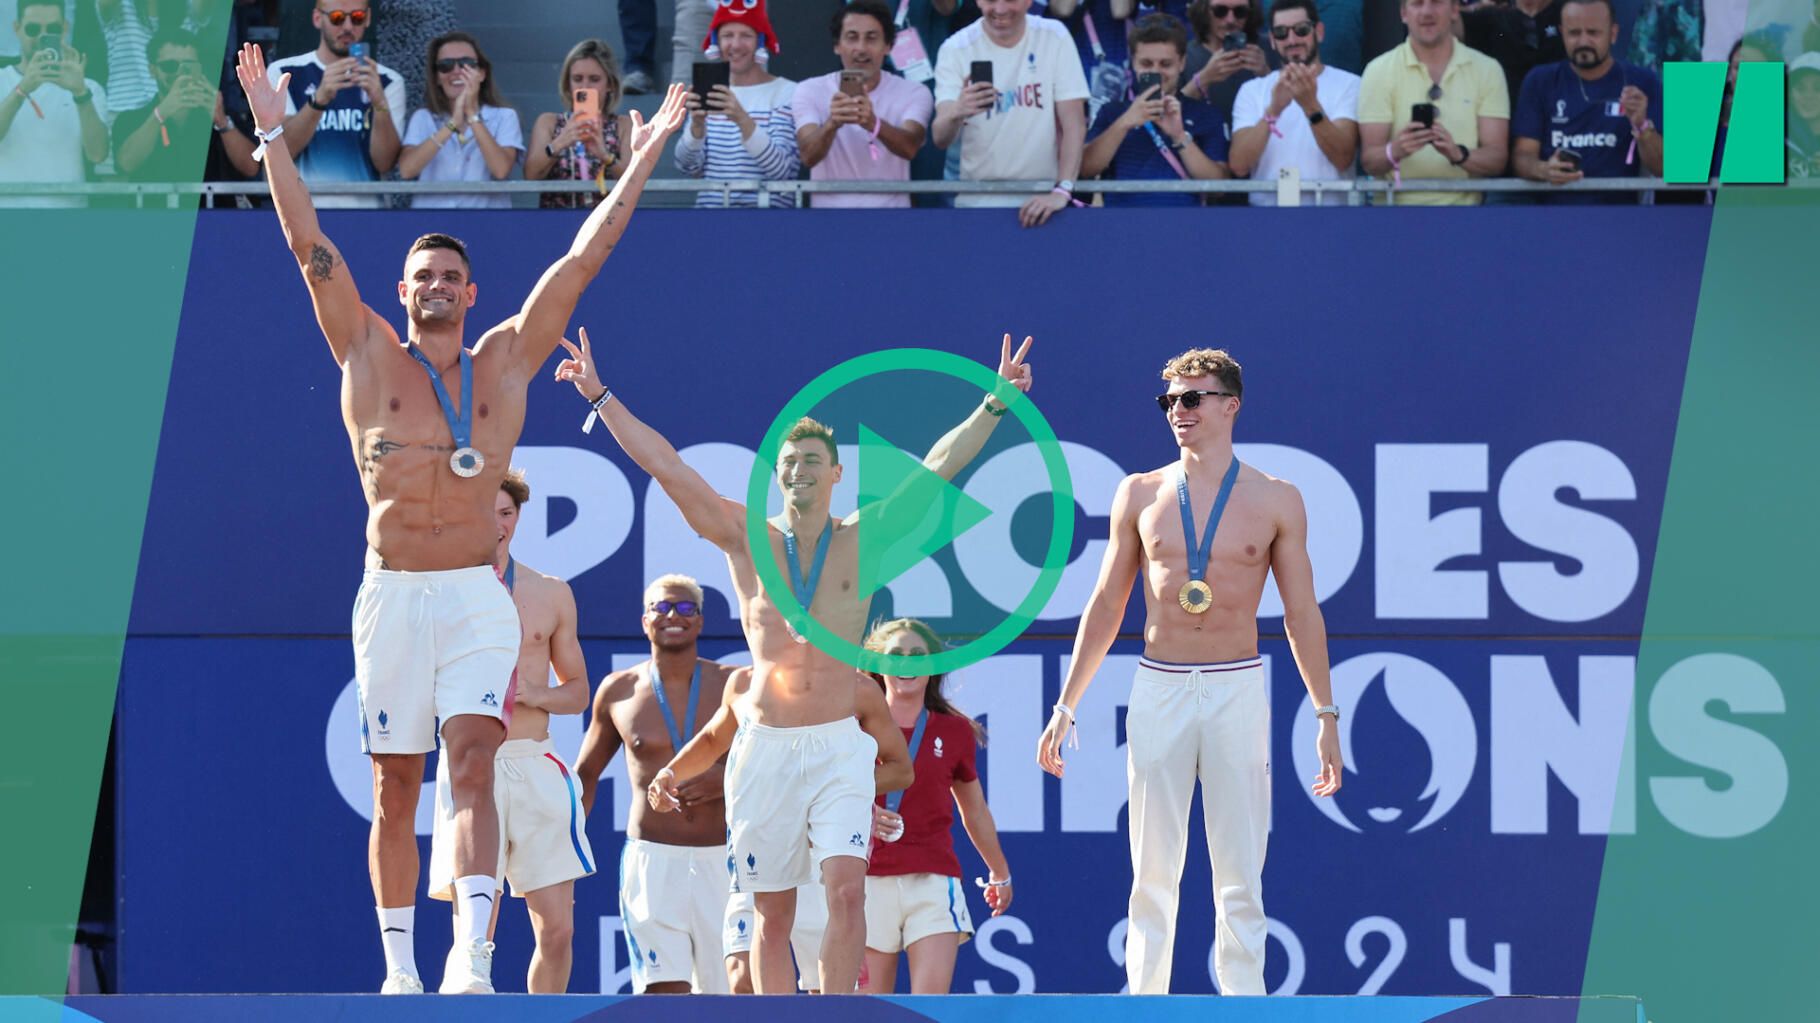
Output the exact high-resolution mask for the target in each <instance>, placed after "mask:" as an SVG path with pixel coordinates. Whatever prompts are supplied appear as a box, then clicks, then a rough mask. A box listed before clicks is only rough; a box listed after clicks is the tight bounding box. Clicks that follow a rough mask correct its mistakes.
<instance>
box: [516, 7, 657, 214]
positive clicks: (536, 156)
mask: <svg viewBox="0 0 1820 1023" xmlns="http://www.w3.org/2000/svg"><path fill="white" fill-rule="evenodd" d="M579 89H587V90H589V91H591V92H592V93H593V95H594V105H593V109H591V110H582V111H577V110H576V109H575V94H576V91H577V90H579ZM620 90H621V86H620V77H619V62H618V61H617V60H615V59H614V57H613V49H612V47H610V46H608V45H607V44H606V43H603V42H601V41H600V40H598V39H583V40H582V41H581V42H579V43H576V44H575V48H574V49H572V50H570V51H569V55H568V56H567V57H565V58H563V62H562V71H561V73H560V74H559V75H558V76H557V80H556V94H557V95H558V96H560V97H562V112H561V113H546V114H539V115H538V116H537V123H535V124H533V125H532V126H531V148H530V149H529V150H528V152H527V155H526V156H525V178H526V180H529V181H593V182H596V183H597V184H598V186H599V187H597V188H595V189H594V190H593V191H589V192H545V193H544V194H543V196H542V197H541V198H540V199H539V200H538V205H539V206H542V207H543V208H544V209H589V208H592V207H594V206H595V205H598V204H599V202H600V200H601V199H603V198H605V197H606V194H607V188H606V182H607V179H608V178H617V177H619V175H620V172H621V171H622V170H623V169H624V167H623V161H622V160H621V159H620V157H621V156H622V155H623V150H622V149H621V144H620V140H621V139H624V138H628V137H630V136H631V134H632V125H631V122H630V121H629V120H628V119H627V118H626V117H625V116H624V115H623V114H621V113H619V97H620Z"/></svg>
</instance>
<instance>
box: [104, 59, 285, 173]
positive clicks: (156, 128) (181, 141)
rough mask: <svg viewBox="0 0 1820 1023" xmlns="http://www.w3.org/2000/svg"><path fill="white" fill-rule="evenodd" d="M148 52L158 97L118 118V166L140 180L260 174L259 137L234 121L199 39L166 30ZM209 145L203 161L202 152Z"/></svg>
mask: <svg viewBox="0 0 1820 1023" xmlns="http://www.w3.org/2000/svg"><path fill="white" fill-rule="evenodd" d="M146 53H147V55H148V57H149V59H150V64H151V68H152V78H153V79H154V80H156V81H157V83H158V95H157V98H156V100H155V101H154V102H152V103H151V104H149V105H147V106H144V107H141V108H139V109H138V110H129V111H127V112H126V113H123V114H121V115H120V116H119V117H118V118H116V119H115V120H114V145H115V150H114V165H115V166H116V167H118V168H119V170H120V172H121V173H122V174H124V175H126V176H127V177H128V178H131V179H132V180H134V181H198V180H200V181H246V180H248V179H250V178H256V177H258V176H259V164H258V162H257V161H255V160H254V159H253V140H252V138H251V136H249V135H247V133H246V132H245V131H244V130H242V129H241V128H240V126H239V125H237V124H235V123H234V122H233V121H232V120H231V119H229V117H228V114H227V111H226V109H225V108H224V107H223V105H222V100H221V91H220V90H219V89H217V88H215V82H214V80H213V79H212V78H209V77H207V76H205V75H204V74H203V72H202V62H201V59H200V54H199V53H198V48H197V45H196V38H195V37H194V36H192V35H190V34H189V33H188V32H185V31H183V30H181V29H174V28H167V29H161V30H160V31H159V32H158V33H157V34H156V35H154V36H153V37H152V39H151V42H150V43H148V44H146ZM205 138H206V139H207V142H206V143H204V142H203V139H205ZM205 149H206V153H207V155H206V156H204V157H203V158H202V162H201V163H200V164H199V163H198V162H197V155H198V153H199V152H201V151H203V150H205ZM198 171H200V172H201V177H200V178H198V177H197V173H198Z"/></svg>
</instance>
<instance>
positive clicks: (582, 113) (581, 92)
mask: <svg viewBox="0 0 1820 1023" xmlns="http://www.w3.org/2000/svg"><path fill="white" fill-rule="evenodd" d="M570 109H572V110H573V111H574V112H575V113H574V115H573V116H574V118H575V120H577V121H593V120H596V119H598V118H599V117H600V97H599V96H596V95H595V94H594V90H593V89H576V90H575V105H574V106H573V107H571V108H570Z"/></svg>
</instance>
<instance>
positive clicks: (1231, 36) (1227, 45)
mask: <svg viewBox="0 0 1820 1023" xmlns="http://www.w3.org/2000/svg"><path fill="white" fill-rule="evenodd" d="M1249 42H1250V40H1248V39H1246V38H1245V33H1243V32H1228V33H1227V34H1226V38H1224V39H1221V40H1220V49H1222V50H1242V49H1244V48H1245V46H1246V45H1247V43H1249Z"/></svg>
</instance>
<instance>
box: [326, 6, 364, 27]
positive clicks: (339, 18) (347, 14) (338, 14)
mask: <svg viewBox="0 0 1820 1023" xmlns="http://www.w3.org/2000/svg"><path fill="white" fill-rule="evenodd" d="M317 12H318V13H320V14H321V15H322V16H323V17H325V18H327V19H329V24H331V25H334V26H336V27H337V28H339V27H340V26H341V23H342V22H344V21H351V22H353V23H354V27H355V28H359V27H360V26H362V25H364V24H366V23H367V18H368V17H370V15H369V14H367V12H366V11H325V10H322V9H321V8H317Z"/></svg>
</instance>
